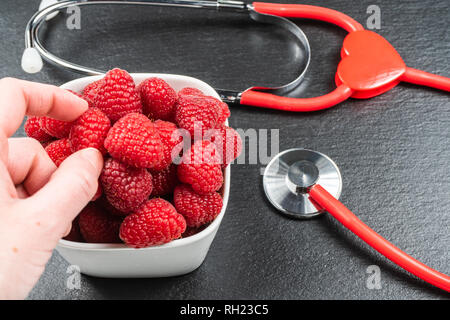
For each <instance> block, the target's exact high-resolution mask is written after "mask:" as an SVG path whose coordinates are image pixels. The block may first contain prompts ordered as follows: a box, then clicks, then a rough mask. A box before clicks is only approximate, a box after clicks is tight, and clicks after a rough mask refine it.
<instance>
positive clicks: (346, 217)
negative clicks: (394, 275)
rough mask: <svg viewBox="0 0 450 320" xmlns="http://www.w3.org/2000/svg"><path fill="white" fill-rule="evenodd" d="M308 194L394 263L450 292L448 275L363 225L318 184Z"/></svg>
mask: <svg viewBox="0 0 450 320" xmlns="http://www.w3.org/2000/svg"><path fill="white" fill-rule="evenodd" d="M309 195H310V197H311V198H312V200H313V201H315V203H317V204H318V205H319V206H320V207H321V208H323V209H325V210H326V211H328V213H330V214H331V215H332V216H333V217H335V218H336V219H337V220H338V221H339V222H341V223H342V224H343V225H344V226H345V227H347V228H348V229H349V230H351V231H352V232H353V233H354V234H356V235H357V236H358V237H360V238H361V239H362V240H363V241H365V242H366V243H367V244H368V245H370V246H371V247H372V248H374V249H375V250H377V251H378V252H379V253H381V254H382V255H384V256H385V257H386V258H388V259H389V260H391V261H392V262H394V263H396V264H397V265H398V266H400V267H402V268H403V269H405V270H406V271H409V272H411V273H412V274H414V275H416V276H417V277H419V278H420V279H422V280H424V281H426V282H428V283H430V284H432V285H434V286H436V287H438V288H441V289H442V290H445V291H447V292H450V277H449V276H447V275H445V274H443V273H440V272H438V271H436V270H434V269H432V268H430V267H428V266H426V265H424V264H423V263H421V262H419V261H417V260H416V259H414V258H413V257H411V256H410V255H408V254H406V253H405V252H403V251H401V250H400V249H399V248H397V247H396V246H394V245H393V244H392V243H390V242H389V241H387V240H386V239H384V238H383V237H382V236H380V235H379V234H378V233H376V232H375V231H373V230H372V229H371V228H369V227H368V226H367V225H365V224H364V223H363V222H362V221H361V220H360V219H358V217H357V216H355V215H354V214H353V213H352V212H351V211H350V210H349V209H347V208H346V207H345V206H344V205H343V204H342V203H341V202H340V201H339V200H337V199H336V198H334V197H333V196H332V195H331V194H329V193H328V192H327V191H326V190H325V189H324V188H323V187H321V186H320V185H314V186H313V187H312V188H311V189H310V191H309Z"/></svg>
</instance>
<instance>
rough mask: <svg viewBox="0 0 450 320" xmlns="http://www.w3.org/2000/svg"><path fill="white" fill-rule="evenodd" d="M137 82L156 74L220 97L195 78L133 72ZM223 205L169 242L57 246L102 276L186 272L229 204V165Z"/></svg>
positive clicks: (84, 269) (79, 85)
mask: <svg viewBox="0 0 450 320" xmlns="http://www.w3.org/2000/svg"><path fill="white" fill-rule="evenodd" d="M131 76H132V77H133V79H134V81H135V82H136V85H138V84H139V83H141V82H142V81H143V80H145V79H147V78H150V77H159V78H162V79H164V80H165V81H166V82H167V83H169V84H170V85H171V86H172V87H173V88H174V89H175V91H179V90H181V89H182V88H184V87H193V88H197V89H200V90H201V91H203V92H204V93H205V94H206V95H209V96H213V97H215V98H217V99H219V100H220V97H219V95H218V94H217V92H216V91H215V90H214V89H213V88H212V87H211V86H209V85H208V84H206V83H205V82H203V81H200V80H198V79H195V78H191V77H187V76H180V75H172V74H159V73H132V74H131ZM102 77H103V76H91V77H83V78H79V79H76V80H73V81H70V82H67V83H65V84H64V85H62V86H61V88H64V89H70V90H73V91H75V92H81V91H82V90H83V88H84V87H85V86H86V85H88V84H89V83H91V82H93V81H95V80H98V79H100V78H102ZM222 190H223V193H222V197H223V207H222V210H221V211H220V214H219V215H218V216H217V217H216V219H215V220H214V221H213V222H212V223H211V224H210V225H209V226H208V227H206V228H205V229H204V230H202V231H201V232H199V233H197V234H195V235H193V236H190V237H187V238H183V239H178V240H174V241H172V242H170V243H167V244H164V245H160V246H154V247H148V248H141V249H134V248H129V247H127V246H126V245H125V244H104V243H101V244H100V243H98V244H97V243H81V242H73V241H67V240H60V241H59V244H58V246H57V247H56V250H57V251H58V252H59V253H60V254H61V255H62V256H63V257H64V259H66V260H67V261H68V262H69V263H70V264H71V265H76V266H78V267H79V268H80V271H81V273H84V274H87V275H90V276H95V277H105V278H154V277H171V276H178V275H182V274H186V273H189V272H192V271H194V270H195V269H197V268H198V267H199V266H200V265H201V264H202V263H203V260H204V259H205V257H206V254H207V253H208V250H209V247H210V245H211V243H212V241H213V239H214V237H215V235H216V233H217V230H218V229H219V226H220V223H221V221H222V218H223V216H224V214H225V210H226V208H227V204H228V196H229V192H230V166H227V167H226V169H225V175H224V186H223V188H222Z"/></svg>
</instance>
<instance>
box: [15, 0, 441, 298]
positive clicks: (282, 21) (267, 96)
mask: <svg viewBox="0 0 450 320" xmlns="http://www.w3.org/2000/svg"><path fill="white" fill-rule="evenodd" d="M45 2H46V6H44V7H43V8H41V9H40V10H39V11H38V12H37V13H36V14H35V15H34V16H33V17H32V18H31V19H30V21H29V22H28V24H27V29H26V33H25V47H26V48H25V51H24V55H23V57H22V68H23V69H24V70H25V71H27V72H30V73H34V72H38V71H40V70H41V68H42V66H43V63H42V58H44V59H45V60H46V61H48V62H50V63H52V64H54V65H56V66H58V67H62V68H65V69H68V70H71V71H74V72H79V73H83V74H88V75H97V74H102V73H104V71H101V70H97V69H93V68H89V67H84V66H80V65H77V64H74V63H71V62H69V61H66V60H63V59H61V58H59V57H57V56H55V55H54V54H52V53H50V52H49V51H48V50H46V49H45V48H44V46H43V45H42V43H41V41H40V40H39V37H38V34H39V27H40V26H41V24H42V23H43V22H44V21H45V20H47V19H49V18H51V17H52V16H54V15H55V13H57V12H58V11H59V10H61V9H63V8H69V7H73V6H86V5H99V4H110V5H142V6H147V5H150V6H175V7H188V8H202V9H203V8H206V9H218V10H232V11H236V12H244V13H248V14H249V15H250V17H251V18H252V19H254V20H256V21H261V22H265V23H273V24H277V25H280V26H282V27H285V28H286V29H287V30H288V31H290V32H291V33H293V34H294V36H295V37H296V39H297V40H298V42H299V44H300V45H301V46H302V47H303V49H304V52H305V57H306V58H305V61H306V62H305V63H304V66H303V71H302V73H301V74H300V76H299V77H297V79H295V80H294V81H292V82H291V83H289V84H287V85H285V86H283V87H278V88H262V87H252V88H249V89H247V90H245V91H243V92H235V91H230V90H220V89H217V92H218V93H219V94H220V96H221V97H222V99H223V100H224V101H226V102H230V103H236V104H242V105H249V106H255V107H261V108H270V109H278V110H284V111H295V112H309V111H317V110H322V109H326V108H330V107H332V106H334V105H336V104H338V103H340V102H343V101H345V100H347V99H348V98H350V97H352V98H357V99H365V98H371V97H374V96H377V95H380V94H382V93H384V92H386V91H388V90H390V89H392V88H393V87H395V86H396V85H397V84H399V83H400V82H402V81H404V82H409V83H414V84H417V85H423V86H428V87H432V88H436V89H440V90H444V91H450V78H446V77H442V76H438V75H434V74H431V73H427V72H424V71H420V70H417V69H413V68H409V67H407V66H406V64H405V63H404V62H403V60H402V58H401V57H400V55H399V54H398V53H397V51H396V50H395V49H394V47H392V45H391V44H390V43H389V42H388V41H387V40H386V39H384V38H383V37H382V36H380V35H378V34H377V33H375V32H372V31H369V30H365V29H364V28H363V26H362V25H361V24H360V23H358V22H357V21H355V20H354V19H352V18H350V17H349V16H347V15H345V14H343V13H341V12H338V11H335V10H331V9H327V8H323V7H317V6H311V5H300V4H274V3H263V2H254V3H252V4H245V3H243V2H240V1H228V0H219V1H201V0H199V1H191V0H154V1H103V0H88V1H80V0H72V1H60V2H58V1H56V0H46V1H45ZM286 18H303V19H314V20H320V21H325V22H329V23H332V24H335V25H337V26H339V27H341V28H343V29H345V30H346V31H348V35H347V36H346V37H345V39H344V42H343V46H342V50H341V57H342V60H341V61H340V63H339V65H338V67H337V72H336V75H335V82H336V86H337V87H336V89H335V90H334V91H332V92H330V93H328V94H326V95H323V96H320V97H315V98H291V97H283V96H279V95H277V94H284V93H287V92H289V91H291V90H292V89H294V88H295V87H296V86H298V84H299V83H300V82H301V81H302V79H303V77H304V74H305V71H306V69H307V67H308V64H309V58H310V56H309V55H310V51H309V44H308V40H307V38H306V36H305V35H304V34H303V32H302V31H301V30H300V29H299V27H298V26H297V25H295V24H294V23H292V22H291V21H289V20H287V19H286ZM263 183H264V190H265V193H266V195H267V197H268V199H269V201H270V202H271V203H272V204H273V205H274V206H275V207H276V208H277V209H278V210H280V211H281V212H283V213H284V214H287V215H289V216H291V217H296V218H310V217H314V216H317V215H319V214H321V213H323V212H328V213H330V214H331V215H332V216H333V217H335V218H336V219H337V220H338V221H340V222H341V223H342V224H343V225H344V226H345V227H347V228H348V229H350V230H351V231H352V232H353V233H355V234H356V235H357V236H358V237H360V238H361V239H362V240H364V241H365V242H366V243H367V244H369V245H370V246H371V247H373V248H374V249H375V250H377V251H378V252H380V253H381V254H383V255H384V256H385V257H387V258H388V259H389V260H391V261H393V262H394V263H396V264H397V265H399V266H400V267H402V268H403V269H405V270H407V271H409V272H411V273H412V274H414V275H416V276H417V277H419V278H421V279H423V280H424V281H426V282H428V283H430V284H432V285H434V286H436V287H439V288H441V289H443V290H445V291H447V292H450V277H449V276H447V275H445V274H442V273H440V272H438V271H436V270H433V269H432V268H430V267H428V266H426V265H424V264H423V263H421V262H419V261H417V260H415V259H414V258H412V257H411V256H409V255H407V254H406V253H404V252H402V251H401V250H400V249H398V248H397V247H395V246H394V245H393V244H391V243H390V242H388V241H387V240H386V239H384V238H383V237H381V236H380V235H379V234H377V233H376V232H375V231H373V230H372V229H370V228H369V227H368V226H366V225H365V224H364V223H363V222H362V221H361V220H359V219H358V218H357V217H356V216H355V215H354V214H353V213H352V212H351V211H350V210H348V209H347V208H346V207H345V206H344V205H343V204H342V203H341V202H339V201H338V200H337V198H339V196H340V193H341V189H342V179H341V175H340V172H339V169H338V168H337V166H336V165H335V164H334V162H333V161H332V160H331V159H330V158H328V157H327V156H325V155H323V154H321V153H319V152H315V151H311V150H305V149H290V150H287V151H284V152H281V153H280V154H278V155H277V156H276V157H275V158H274V159H273V160H272V161H271V162H270V163H269V165H268V166H267V168H266V171H265V174H264V179H263Z"/></svg>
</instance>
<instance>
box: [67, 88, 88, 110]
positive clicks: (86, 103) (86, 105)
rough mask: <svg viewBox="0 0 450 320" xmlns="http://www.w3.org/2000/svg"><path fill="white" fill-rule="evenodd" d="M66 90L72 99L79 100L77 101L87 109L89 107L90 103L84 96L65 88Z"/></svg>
mask: <svg viewBox="0 0 450 320" xmlns="http://www.w3.org/2000/svg"><path fill="white" fill-rule="evenodd" d="M65 91H66V94H67V96H68V97H70V99H75V100H77V103H78V104H82V105H83V106H84V107H85V109H88V108H89V104H88V102H87V101H86V100H84V99H83V98H81V97H79V96H77V95H76V94H74V93H73V92H70V91H69V90H65Z"/></svg>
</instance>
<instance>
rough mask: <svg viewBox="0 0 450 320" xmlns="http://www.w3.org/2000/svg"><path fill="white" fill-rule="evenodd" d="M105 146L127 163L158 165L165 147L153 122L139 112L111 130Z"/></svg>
mask: <svg viewBox="0 0 450 320" xmlns="http://www.w3.org/2000/svg"><path fill="white" fill-rule="evenodd" d="M105 147H106V149H107V150H108V152H109V153H110V154H111V156H112V157H113V158H116V159H118V160H120V161H122V162H124V163H126V164H129V165H132V166H136V167H141V168H153V167H156V166H157V165H158V164H159V163H160V162H161V161H162V160H163V157H164V149H163V145H162V143H161V139H160V137H159V133H158V130H157V129H156V128H155V126H154V124H153V122H152V121H151V120H149V119H148V118H147V117H146V116H144V115H143V114H139V113H131V114H127V115H126V116H124V117H123V118H122V119H120V120H119V121H117V122H116V123H115V124H114V126H113V127H112V128H111V130H109V133H108V136H107V137H106V140H105Z"/></svg>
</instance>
